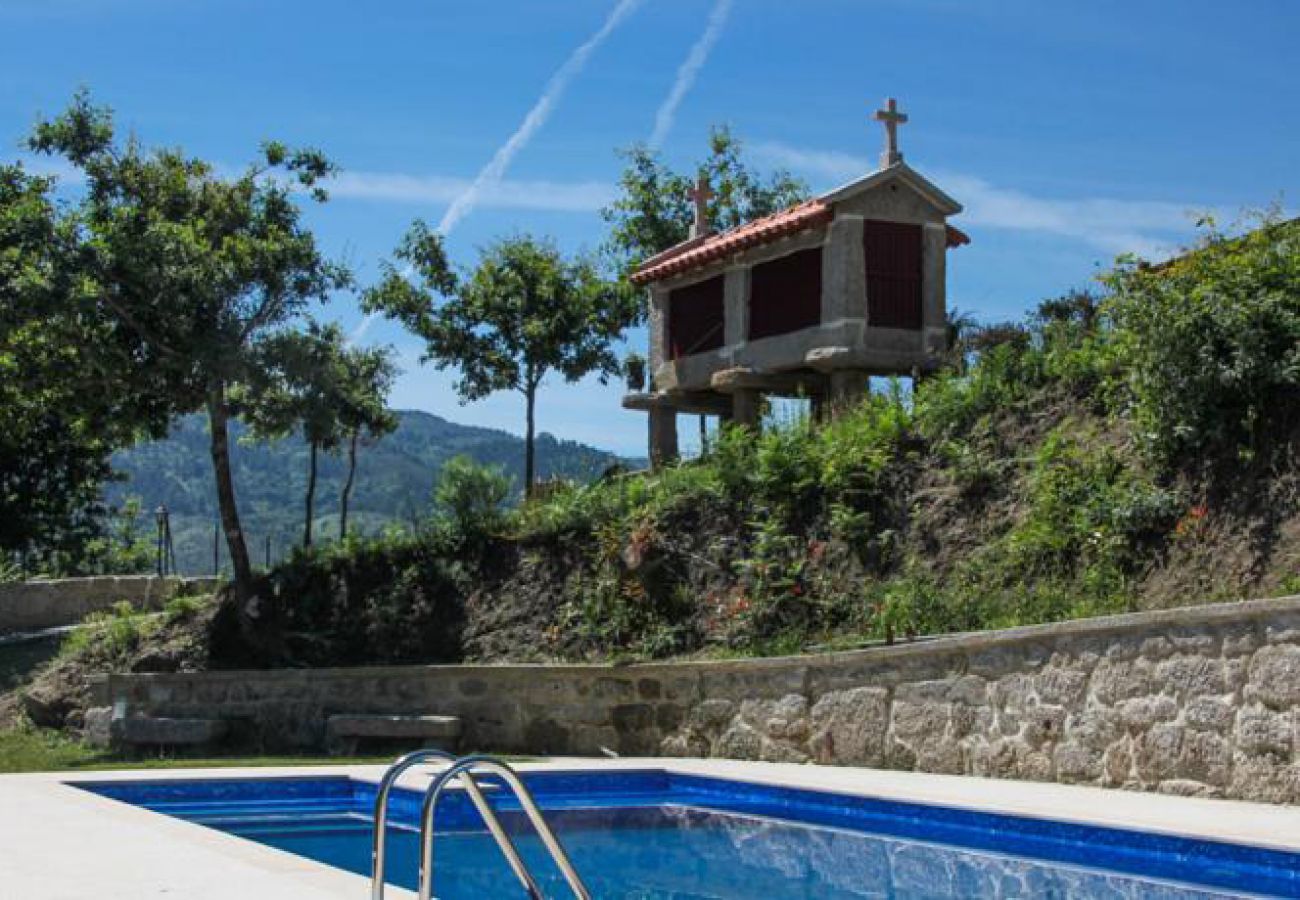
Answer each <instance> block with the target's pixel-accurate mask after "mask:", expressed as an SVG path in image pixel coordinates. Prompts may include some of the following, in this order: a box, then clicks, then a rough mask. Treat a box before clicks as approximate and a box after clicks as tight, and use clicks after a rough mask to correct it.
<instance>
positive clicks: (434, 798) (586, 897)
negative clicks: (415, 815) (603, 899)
mask: <svg viewBox="0 0 1300 900" xmlns="http://www.w3.org/2000/svg"><path fill="white" fill-rule="evenodd" d="M474 769H479V770H483V771H487V772H490V773H492V774H493V775H496V776H498V777H499V778H501V780H502V781H504V782H505V783H506V785H507V786H508V787H509V788H510V789H511V790H512V791H514V792H515V796H516V797H518V798H519V805H520V806H521V807H523V810H524V813H525V814H526V815H527V816H528V820H529V821H530V822H532V823H533V828H535V829H536V830H537V835H538V837H540V838H541V839H542V843H543V844H545V845H546V849H547V851H548V852H549V853H550V854H551V859H553V860H555V864H556V866H558V867H559V869H560V873H561V874H562V875H563V876H564V880H565V881H567V882H568V883H569V888H570V889H571V890H572V891H573V894H574V896H575V897H577V898H578V900H591V892H590V891H588V890H587V886H586V885H585V884H583V883H582V878H581V877H579V875H578V873H577V871H576V870H575V869H574V868H573V863H572V862H571V861H570V860H569V854H567V853H565V852H564V847H562V846H561V845H560V841H559V839H558V838H557V837H556V836H555V832H553V831H552V830H551V826H549V825H547V824H546V819H545V817H543V816H542V811H541V810H540V809H538V808H537V802H536V801H535V800H534V799H533V794H532V791H530V790H528V788H527V787H526V786H525V785H524V782H523V780H522V779H521V778H520V777H519V775H518V774H517V773H516V772H515V770H514V769H512V768H511V767H510V766H509V765H507V764H506V763H505V762H503V761H502V760H499V759H496V758H495V757H491V756H467V757H465V758H464V759H461V760H459V761H457V762H456V763H454V764H453V765H452V766H451V767H450V768H448V769H446V770H445V771H443V772H442V773H441V774H440V775H439V776H438V777H437V778H436V779H434V781H433V783H432V784H430V785H429V788H428V790H426V791H425V794H424V805H423V806H422V807H421V809H420V890H419V900H433V836H434V824H433V823H434V816H435V814H436V813H437V811H438V801H439V800H441V799H442V795H443V793H444V792H445V791H446V790H447V788H448V787H449V786H450V785H451V783H452V782H453V781H454V780H456V779H457V778H458V777H461V776H464V781H465V786H466V789H467V790H469V788H470V785H473V784H474V774H473V770H474ZM470 796H471V797H473V794H470ZM475 806H476V807H478V810H479V814H480V815H481V816H483V821H484V822H486V823H487V827H488V830H489V831H490V832H492V836H493V837H494V838H496V842H497V846H499V847H500V848H501V852H502V853H504V854H505V857H506V860H507V861H508V862H509V863H510V868H511V869H513V870H514V872H515V875H516V877H518V878H519V881H520V882H521V883H522V884H523V886H524V889H525V890H526V891H527V892H528V896H529V897H530V898H532V900H543V898H542V893H541V890H540V888H538V886H537V882H536V881H535V880H534V879H533V876H532V874H531V873H530V872H529V871H528V867H527V866H526V865H524V861H523V859H522V857H520V855H519V850H518V848H516V847H515V844H514V841H512V840H511V839H510V836H509V835H507V834H506V832H505V829H504V828H502V827H501V822H500V820H499V819H498V818H497V816H496V813H494V812H493V811H492V809H491V808H490V807H489V806H488V805H487V803H486V801H484V803H483V804H482V805H479V804H478V803H475Z"/></svg>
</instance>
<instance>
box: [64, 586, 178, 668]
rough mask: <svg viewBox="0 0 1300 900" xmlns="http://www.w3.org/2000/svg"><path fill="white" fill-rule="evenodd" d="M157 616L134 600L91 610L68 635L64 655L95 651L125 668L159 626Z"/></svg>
mask: <svg viewBox="0 0 1300 900" xmlns="http://www.w3.org/2000/svg"><path fill="white" fill-rule="evenodd" d="M156 620H157V617H156V616H153V615H151V614H149V613H143V612H140V611H139V610H137V609H135V607H133V606H132V605H131V604H130V603H128V602H126V601H122V602H120V603H115V604H114V605H113V607H112V609H110V610H107V611H105V612H98V613H91V614H90V615H89V616H87V617H86V621H85V622H84V623H83V624H82V625H80V626H78V627H77V629H76V630H75V631H73V632H71V633H70V634H69V635H68V636H67V638H65V639H64V642H63V645H62V646H61V647H60V648H59V654H60V655H61V656H65V657H66V656H74V655H77V656H84V655H88V654H91V655H93V656H94V657H95V659H96V661H97V662H100V663H103V664H105V665H107V666H109V667H110V668H123V667H125V666H126V665H127V663H128V662H129V660H130V657H131V654H132V653H134V652H135V651H136V649H138V648H139V646H140V643H141V641H142V640H143V639H144V638H145V637H147V636H148V635H149V634H151V633H152V632H153V631H155V630H156V628H157V621H156Z"/></svg>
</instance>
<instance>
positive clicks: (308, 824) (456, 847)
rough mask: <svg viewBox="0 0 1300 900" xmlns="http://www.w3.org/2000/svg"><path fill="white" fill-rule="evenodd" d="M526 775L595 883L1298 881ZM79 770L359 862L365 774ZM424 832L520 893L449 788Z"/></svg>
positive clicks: (502, 890) (1184, 895)
mask: <svg viewBox="0 0 1300 900" xmlns="http://www.w3.org/2000/svg"><path fill="white" fill-rule="evenodd" d="M526 781H527V783H528V785H529V787H530V788H531V789H532V790H533V791H534V793H535V794H536V797H537V799H538V802H539V803H540V804H541V806H542V808H543V810H544V811H545V812H546V816H547V820H548V821H549V822H551V823H552V827H554V828H555V830H556V833H557V834H558V835H559V837H560V840H561V841H562V842H563V843H564V845H565V848H566V849H567V850H568V851H569V855H570V856H571V857H572V858H573V862H574V865H575V867H576V868H577V870H578V871H579V872H580V873H582V875H583V878H584V880H586V882H587V885H588V887H589V888H590V889H591V890H592V893H593V895H594V896H595V897H598V898H635V900H652V898H653V900H706V898H708V900H723V898H728V900H730V898H736V900H740V898H762V900H795V898H816V900H851V898H865V897H872V898H886V897H887V898H898V900H913V898H915V900H920V898H941V897H943V898H947V897H951V898H984V897H988V898H1013V897H1022V898H1030V897H1034V898H1038V897H1048V898H1108V900H1110V898H1160V900H1191V898H1210V897H1241V896H1267V897H1300V854H1292V853H1285V852H1280V851H1275V850H1267V849H1263V848H1252V847H1244V846H1237V845H1232V844H1225V843H1215V842H1211V841H1198V840H1191V839H1185V838H1177V837H1169V836H1161V835H1154V834H1148V833H1143V832H1136V831H1123V830H1118V829H1108V828H1094V827H1090V826H1083V825H1074V824H1069V823H1064V822H1052V821H1046V820H1039V819H1029V818H1020V817H1014V816H1003V815H994V814H988V813H977V812H970V811H964V810H957V809H949V808H944V807H934V806H925V805H921V804H912V803H898V802H892V801H883V800H872V799H867V798H859V797H848V796H842V795H837V794H830V793H822V792H817V791H808V790H798V789H792V788H781V787H769V786H760V785H752V784H746V783H741V782H734V781H726V780H721V779H713V778H704V777H698V776H688V775H677V774H668V773H663V772H593V773H583V774H574V773H530V774H529V775H527V776H526ZM484 783H485V784H488V785H491V784H492V783H493V782H492V779H484ZM79 786H80V787H84V788H87V789H89V790H92V791H94V792H96V793H98V794H102V795H104V796H106V797H111V798H114V799H117V800H121V801H124V802H127V803H133V804H136V805H139V806H144V807H147V808H149V809H152V810H155V811H157V812H160V813H166V814H168V815H172V816H177V817H180V818H183V819H187V820H189V821H192V822H197V823H200V824H203V825H207V826H209V827H212V828H217V829H220V830H222V831H226V832H229V833H231V834H236V835H240V836H241V837H245V838H248V839H249V840H253V841H258V842H259V843H262V844H267V845H269V846H272V847H277V848H279V849H281V850H286V851H288V852H291V853H296V854H298V855H300V856H305V857H309V858H311V859H315V860H319V861H321V862H324V863H328V864H330V865H333V866H338V867H340V868H343V869H348V870H351V871H353V872H358V873H361V874H369V870H370V826H371V820H370V810H371V808H372V805H373V803H374V792H375V788H374V785H372V784H368V783H364V782H359V781H352V780H349V779H347V778H341V777H340V778H303V779H284V778H279V779H257V780H211V781H183V782H175V781H167V782H162V781H158V782H129V783H121V782H103V783H97V784H84V783H83V784H80V785H79ZM490 793H492V796H493V803H494V805H496V806H497V807H498V808H499V809H500V810H502V819H503V821H504V822H505V824H506V827H507V828H508V829H509V830H511V831H512V833H513V834H515V835H517V842H518V844H519V847H520V850H521V852H522V853H523V855H524V857H525V859H526V860H527V861H528V862H529V863H530V864H531V866H532V868H533V870H534V871H535V872H536V873H538V876H539V878H538V880H539V882H540V883H541V884H542V886H543V889H544V890H545V891H546V892H547V895H548V896H549V897H557V898H558V897H567V896H570V895H569V893H568V891H567V889H566V888H565V887H564V883H563V881H562V879H561V877H560V874H559V872H558V871H557V870H556V869H555V868H554V865H553V864H552V863H551V862H550V860H549V858H548V857H547V856H546V854H545V852H544V851H543V850H542V848H541V845H540V842H538V841H537V840H536V838H534V837H533V836H532V834H531V832H530V830H529V828H528V825H527V822H526V820H524V818H523V816H522V814H521V813H520V812H519V811H518V806H517V804H516V803H514V802H513V801H512V800H511V799H510V798H508V797H507V796H506V795H505V794H504V793H501V794H497V793H496V792H490ZM419 802H420V797H419V795H418V794H416V793H414V792H410V791H405V790H399V791H397V792H395V793H394V795H393V800H392V803H391V806H390V809H391V816H392V825H391V831H390V837H389V846H390V853H389V870H388V876H389V881H391V882H392V883H394V884H399V885H402V886H405V887H408V888H414V887H415V878H416V843H417V841H416V835H415V833H414V830H413V829H414V825H415V822H416V820H417V813H418V808H419ZM436 847H437V860H438V866H437V881H436V886H435V887H436V893H437V896H438V897H439V898H440V900H481V898H485V897H505V898H513V897H520V896H522V895H523V892H522V890H521V889H520V888H519V887H518V884H517V883H516V882H515V881H514V877H513V875H512V874H511V873H510V871H509V869H508V867H507V866H506V864H505V862H504V860H503V859H502V857H501V854H500V851H499V850H498V849H497V847H496V845H495V844H494V843H493V842H492V840H491V838H490V837H489V836H488V835H487V833H486V831H485V830H484V829H483V826H482V823H481V821H480V820H479V819H478V817H477V814H476V813H475V812H474V810H473V808H472V807H471V806H470V805H469V803H468V802H467V801H466V800H465V798H464V797H463V796H460V795H459V794H458V793H457V794H456V795H453V796H449V797H448V798H447V799H446V800H445V801H444V804H443V806H441V807H440V808H439V813H438V835H437V844H436Z"/></svg>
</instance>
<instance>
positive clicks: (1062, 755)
mask: <svg viewBox="0 0 1300 900" xmlns="http://www.w3.org/2000/svg"><path fill="white" fill-rule="evenodd" d="M1052 760H1053V762H1054V763H1055V765H1056V775H1057V778H1058V779H1059V780H1060V781H1064V782H1067V783H1076V784H1077V783H1081V782H1092V781H1096V780H1098V779H1099V778H1101V773H1102V753H1101V751H1099V750H1094V749H1093V748H1092V747H1086V746H1084V745H1083V744H1076V743H1062V744H1058V745H1057V746H1056V749H1055V750H1053V751H1052Z"/></svg>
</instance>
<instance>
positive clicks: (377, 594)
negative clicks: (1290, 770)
mask: <svg viewBox="0 0 1300 900" xmlns="http://www.w3.org/2000/svg"><path fill="white" fill-rule="evenodd" d="M1105 288H1106V293H1105V295H1104V297H1103V298H1101V299H1097V298H1094V297H1091V296H1088V295H1084V294H1073V295H1069V296H1067V297H1064V298H1061V299H1058V300H1052V301H1048V302H1046V303H1044V304H1042V305H1041V306H1040V307H1039V309H1038V310H1037V312H1036V313H1035V314H1034V315H1033V316H1031V318H1030V320H1029V321H1028V322H1027V323H1025V324H1023V325H1020V324H1012V325H1000V326H996V327H987V328H982V329H975V330H972V331H970V332H969V333H968V334H966V335H965V336H964V337H963V338H962V340H960V341H959V342H958V344H957V346H956V348H955V350H954V353H953V357H952V360H951V365H950V366H949V369H948V371H946V372H944V373H942V374H940V375H938V376H936V377H934V378H931V379H929V380H927V381H926V382H924V383H922V384H921V385H920V386H919V387H918V388H917V390H916V392H915V395H914V396H909V395H907V394H905V392H904V391H903V390H902V388H901V386H899V385H895V386H893V387H892V388H891V389H890V390H887V391H884V392H881V393H877V394H876V395H874V396H873V397H871V398H870V399H869V400H868V401H867V402H866V403H864V404H863V405H862V406H860V407H859V408H857V409H854V410H851V411H848V412H846V413H845V414H843V415H841V416H840V417H839V418H837V419H836V420H835V421H833V422H831V423H829V424H826V425H824V426H813V425H811V424H810V423H807V422H803V421H794V422H788V423H785V424H783V425H780V426H777V427H773V428H769V429H767V430H766V431H765V432H764V433H763V434H762V435H758V436H755V435H751V434H748V433H746V432H744V431H740V430H730V431H727V432H726V433H725V434H723V435H722V436H721V437H720V439H719V440H718V441H717V442H716V444H715V445H714V446H713V447H712V448H711V450H710V452H709V454H708V455H707V456H706V457H705V458H704V459H701V460H698V461H693V462H689V463H684V464H682V465H679V466H676V467H673V468H669V469H667V470H665V471H662V472H659V473H656V474H652V475H651V474H636V475H624V476H619V477H613V478H609V479H605V480H602V481H600V482H598V483H595V484H592V485H588V486H577V485H575V486H572V487H570V488H567V489H563V490H558V491H554V492H552V493H551V494H550V496H548V497H546V498H544V499H537V500H534V501H533V502H530V503H527V504H525V505H524V506H522V507H521V508H520V509H518V510H517V511H514V512H511V513H508V514H506V513H500V512H497V511H495V507H494V506H493V504H492V502H491V501H490V500H489V501H485V503H484V504H483V505H482V506H481V507H479V508H478V512H474V510H475V509H476V507H475V503H474V501H473V497H474V496H478V495H484V496H489V495H490V494H491V492H490V491H487V492H485V491H484V476H483V475H482V474H481V473H480V474H477V475H476V474H475V473H474V472H473V471H460V472H459V473H458V474H456V475H455V477H454V479H453V481H454V482H455V483H452V484H448V485H444V495H447V496H456V495H457V494H458V493H459V494H460V495H461V496H462V501H463V502H460V503H450V504H446V505H445V506H446V509H445V511H444V512H443V513H442V514H440V515H438V516H435V517H434V518H433V519H431V520H430V521H429V522H427V523H425V524H424V525H423V526H422V527H421V528H419V529H418V530H416V531H415V532H413V533H410V534H408V535H406V536H399V537H392V536H390V537H388V538H385V539H379V540H364V541H357V542H354V543H351V544H348V545H345V546H340V547H335V548H330V549H326V550H322V551H320V552H316V553H313V554H306V555H300V556H298V557H297V558H295V559H294V560H292V561H291V562H289V563H288V564H286V565H284V566H282V567H279V568H277V569H276V570H275V571H273V572H272V573H271V574H270V575H269V577H268V578H267V579H266V581H265V582H264V584H263V585H262V587H261V592H262V593H263V594H264V595H267V596H270V597H272V598H274V599H273V601H272V603H271V606H272V608H273V610H274V618H275V620H276V622H277V624H278V627H279V629H280V641H279V647H280V648H281V651H282V655H281V656H280V657H279V658H256V659H252V658H249V657H248V656H247V655H246V654H243V653H242V651H241V650H240V648H238V647H236V646H233V645H232V644H231V643H226V644H224V645H222V648H221V650H220V651H219V652H217V653H216V657H217V659H218V660H228V661H229V662H232V663H233V662H236V661H238V662H243V663H247V662H250V661H252V662H261V663H271V664H304V663H305V664H324V663H326V662H335V663H356V662H363V661H414V660H429V661H434V660H453V659H463V658H474V659H498V658H507V657H508V658H529V657H531V658H538V657H562V658H589V657H595V656H610V655H619V654H633V655H639V656H664V655H670V654H684V653H696V652H728V653H769V652H780V651H786V650H793V649H797V648H801V647H806V646H808V645H810V644H826V643H828V642H829V643H831V644H845V643H853V642H858V641H861V640H866V639H884V640H896V639H899V638H901V637H911V636H916V635H924V634H934V633H940V632H949V631H962V630H972V629H981V628H989V627H998V626H1007V625H1015V624H1021V623H1031V622H1042V621H1048V620H1053V619H1060V618H1066V617H1076V616H1086V615H1094V614H1100V613H1108V612H1116V611H1124V610H1131V609H1139V608H1145V607H1151V606H1159V605H1168V604H1175V603H1196V602H1207V601H1212V600H1216V599H1225V598H1230V597H1238V596H1242V595H1245V594H1261V593H1263V594H1266V593H1271V592H1277V591H1280V590H1288V589H1294V588H1295V587H1296V586H1297V585H1296V574H1297V572H1300V517H1298V516H1297V512H1298V511H1300V506H1298V502H1300V500H1298V498H1300V491H1298V490H1297V480H1296V472H1297V467H1296V457H1295V447H1296V424H1297V418H1296V417H1297V411H1298V410H1300V229H1298V228H1297V227H1296V225H1295V224H1294V223H1289V224H1288V223H1279V222H1276V221H1271V220H1270V221H1267V222H1265V224H1264V225H1263V227H1261V228H1260V229H1259V230H1257V231H1255V232H1252V233H1251V234H1250V235H1248V236H1246V237H1245V238H1239V239H1232V240H1230V239H1227V238H1225V237H1223V236H1221V235H1219V234H1216V233H1210V234H1209V235H1207V237H1206V240H1205V242H1204V246H1203V247H1201V248H1200V249H1199V250H1197V251H1196V252H1195V253H1193V254H1191V255H1189V256H1187V257H1185V258H1183V259H1182V260H1180V261H1178V262H1176V263H1174V264H1172V265H1168V266H1165V267H1161V268H1158V269H1152V268H1149V267H1144V266H1140V265H1138V264H1136V263H1130V262H1121V264H1120V265H1119V267H1118V268H1117V269H1116V270H1115V271H1114V272H1113V273H1111V274H1110V275H1109V276H1107V278H1106V279H1105ZM465 497H468V498H469V500H465V499H464V498H465ZM453 509H455V510H459V512H457V513H453V512H451V511H450V510H453Z"/></svg>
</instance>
